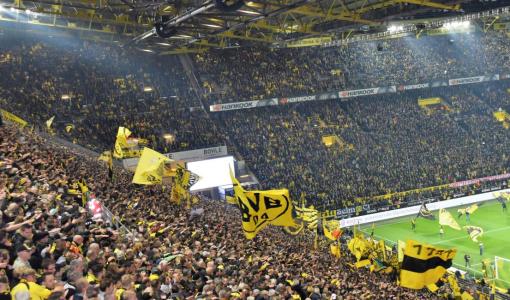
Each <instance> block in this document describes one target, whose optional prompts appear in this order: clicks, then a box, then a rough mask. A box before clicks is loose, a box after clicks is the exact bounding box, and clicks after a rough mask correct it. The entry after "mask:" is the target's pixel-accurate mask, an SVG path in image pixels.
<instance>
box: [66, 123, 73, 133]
mask: <svg viewBox="0 0 510 300" xmlns="http://www.w3.org/2000/svg"><path fill="white" fill-rule="evenodd" d="M73 129H74V125H73V124H67V125H66V132H67V133H69V132H71V131H72V130H73Z"/></svg>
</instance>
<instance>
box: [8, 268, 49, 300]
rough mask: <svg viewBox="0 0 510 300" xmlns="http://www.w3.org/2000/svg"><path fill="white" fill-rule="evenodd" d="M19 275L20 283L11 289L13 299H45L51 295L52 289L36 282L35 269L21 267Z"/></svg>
mask: <svg viewBox="0 0 510 300" xmlns="http://www.w3.org/2000/svg"><path fill="white" fill-rule="evenodd" d="M19 276H20V278H21V280H20V283H18V284H17V285H16V286H15V287H14V288H13V289H12V290H11V296H12V300H29V299H30V300H43V299H48V297H49V296H50V295H51V290H49V289H47V288H45V287H44V286H41V285H39V284H37V283H35V281H36V276H35V270H34V269H31V268H20V269H19Z"/></svg>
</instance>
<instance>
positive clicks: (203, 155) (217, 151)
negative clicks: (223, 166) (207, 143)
mask: <svg viewBox="0 0 510 300" xmlns="http://www.w3.org/2000/svg"><path fill="white" fill-rule="evenodd" d="M227 150H228V149H227V146H218V147H211V148H202V149H196V150H189V151H181V152H173V153H167V154H165V156H167V157H169V158H171V159H173V160H181V161H185V162H189V161H197V160H205V159H209V158H214V157H220V156H226V155H228V151H227ZM138 160H139V158H137V157H136V158H127V159H123V160H122V165H123V166H124V169H126V170H128V171H132V172H134V171H135V169H136V166H137V165H138Z"/></svg>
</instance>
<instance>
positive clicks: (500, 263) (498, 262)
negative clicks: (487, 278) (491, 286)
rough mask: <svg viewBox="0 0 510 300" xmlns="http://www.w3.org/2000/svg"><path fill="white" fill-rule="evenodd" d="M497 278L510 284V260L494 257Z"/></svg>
mask: <svg viewBox="0 0 510 300" xmlns="http://www.w3.org/2000/svg"><path fill="white" fill-rule="evenodd" d="M494 269H495V274H494V275H495V277H496V279H498V280H501V281H503V282H506V283H510V259H508V258H504V257H500V256H495V257H494Z"/></svg>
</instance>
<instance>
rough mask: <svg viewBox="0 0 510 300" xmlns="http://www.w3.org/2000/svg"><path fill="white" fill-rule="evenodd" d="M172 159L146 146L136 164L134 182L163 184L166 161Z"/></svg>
mask: <svg viewBox="0 0 510 300" xmlns="http://www.w3.org/2000/svg"><path fill="white" fill-rule="evenodd" d="M170 161H171V160H170V159H169V158H168V157H166V156H164V155H163V154H161V153H159V152H156V151H154V150H152V149H150V148H147V147H146V148H144V149H143V151H142V156H141V157H140V160H139V161H138V165H137V166H136V171H135V175H134V176H133V183H136V184H149V185H151V184H161V181H162V178H163V172H164V165H165V162H170Z"/></svg>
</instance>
